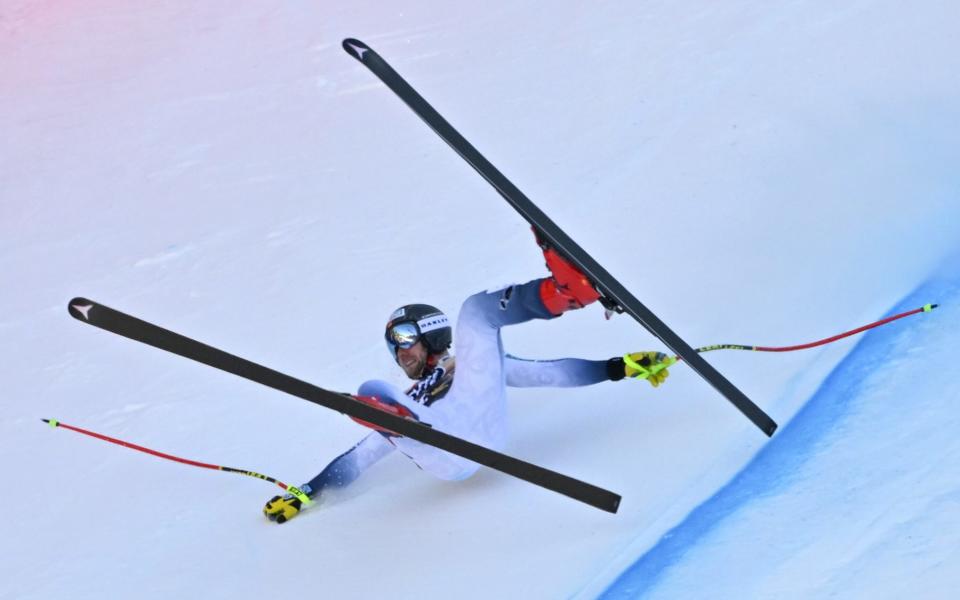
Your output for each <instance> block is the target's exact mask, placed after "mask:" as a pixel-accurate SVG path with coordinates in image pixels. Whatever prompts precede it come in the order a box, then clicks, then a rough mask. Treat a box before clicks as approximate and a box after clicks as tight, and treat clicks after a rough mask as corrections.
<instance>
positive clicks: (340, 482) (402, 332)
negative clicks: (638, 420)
mask: <svg viewBox="0 0 960 600" xmlns="http://www.w3.org/2000/svg"><path fill="white" fill-rule="evenodd" d="M537 242H538V244H540V246H541V249H542V250H543V254H544V257H545V258H546V262H547V268H548V269H549V270H550V272H551V274H552V276H551V277H547V278H543V279H535V280H533V281H529V282H527V283H525V284H522V285H511V286H508V287H506V288H504V289H502V290H498V291H495V292H480V293H478V294H474V295H472V296H470V297H469V298H467V299H466V301H465V302H464V303H463V306H462V307H461V309H460V316H459V320H458V321H457V328H456V329H457V356H456V359H455V358H454V357H453V356H452V355H451V354H450V353H449V348H450V345H451V343H452V342H453V330H452V328H451V326H450V322H449V320H448V319H447V317H446V315H444V314H443V313H442V312H441V311H440V310H438V309H436V308H434V307H433V306H430V305H427V304H410V305H406V306H403V307H401V308H399V309H397V310H396V311H395V312H394V313H393V314H392V315H390V319H389V321H388V322H387V325H386V332H385V337H386V342H387V348H388V349H389V350H390V352H391V354H392V355H393V357H394V360H396V362H397V364H398V365H399V366H400V368H401V369H403V371H404V373H405V374H406V375H407V376H408V377H409V378H410V379H412V380H414V381H415V383H414V384H413V385H412V386H411V387H410V388H409V389H408V390H407V391H406V392H403V391H401V390H400V389H399V388H396V387H395V386H393V385H391V384H389V383H387V382H385V381H379V380H373V381H367V382H365V383H364V384H363V385H361V386H360V388H359V390H358V391H357V395H355V396H354V398H356V399H357V400H360V401H361V402H364V403H366V404H370V405H372V406H375V407H377V408H379V409H381V410H385V411H387V412H390V413H392V414H395V415H398V416H402V417H405V418H409V419H415V420H418V421H422V422H424V423H427V424H429V425H430V426H431V427H433V428H435V429H438V430H440V431H443V432H445V433H449V434H451V435H455V436H457V437H460V438H463V439H465V440H468V441H471V442H474V443H476V444H480V445H483V446H486V447H488V448H492V449H494V450H501V449H502V448H503V447H504V446H505V444H506V441H507V423H506V387H507V386H510V387H574V386H585V385H592V384H594V383H599V382H601V381H619V380H621V379H623V378H625V377H630V378H645V379H647V381H649V382H650V383H651V385H653V386H654V387H657V386H659V385H660V384H661V383H663V381H664V380H665V379H666V378H667V376H668V375H669V373H668V371H667V369H666V365H667V363H664V360H665V359H666V358H667V357H666V355H664V354H662V353H659V352H637V353H633V354H629V355H627V356H624V357H615V358H611V359H609V360H600V361H590V360H582V359H572V358H566V359H560V360H547V361H540V360H525V359H520V358H517V357H514V356H511V355H509V354H505V353H504V351H503V343H502V341H501V338H500V328H501V327H504V326H507V325H515V324H518V323H523V322H525V321H530V320H532V319H553V318H555V317H558V316H560V315H561V314H563V313H564V312H566V311H568V310H573V309H577V308H583V307H584V306H586V305H588V304H591V303H592V302H594V301H596V300H597V299H598V298H599V297H600V296H599V294H598V293H597V291H596V290H595V289H594V287H593V286H592V285H591V284H590V282H589V281H588V280H587V278H586V277H584V275H583V274H582V273H580V272H579V271H578V270H577V269H576V268H575V267H574V266H573V265H571V264H570V263H569V262H567V261H566V260H565V259H564V258H563V257H561V256H560V255H559V254H558V253H557V252H556V251H555V250H553V249H552V248H550V247H549V246H548V245H547V244H545V243H543V242H542V240H541V239H540V238H539V236H538V237H537ZM455 374H456V377H454V375H455ZM354 420H355V421H357V422H358V423H360V424H362V425H365V426H367V427H370V428H372V429H374V430H375V431H374V432H373V433H371V434H369V435H367V436H366V437H365V438H363V439H362V440H361V441H360V442H359V443H358V444H357V445H355V446H354V447H353V448H351V449H350V450H348V451H347V452H345V453H344V454H342V455H340V456H339V457H337V458H336V459H334V460H333V461H332V462H331V463H330V464H329V465H328V466H327V467H326V468H325V469H323V471H321V472H320V473H319V474H318V475H317V476H316V477H314V478H313V479H311V480H310V481H309V482H308V483H305V484H303V485H302V486H300V489H301V491H303V492H304V493H306V494H307V495H308V496H309V497H310V498H318V497H321V496H322V494H323V493H324V492H325V491H326V490H328V489H331V488H342V487H345V486H347V485H349V484H350V483H352V482H353V481H354V480H355V479H356V478H357V477H358V476H359V475H360V474H361V473H362V472H363V471H364V470H366V469H367V468H369V467H370V466H371V465H373V464H374V463H376V462H377V461H379V460H380V459H382V458H383V457H384V456H386V455H388V454H389V453H390V452H393V451H394V450H399V451H400V452H402V453H403V454H404V455H406V456H407V457H408V458H410V459H411V460H413V461H414V463H416V464H417V465H418V466H419V467H420V468H421V469H423V470H425V471H427V472H429V473H431V474H433V475H435V476H436V477H439V478H440V479H445V480H451V481H457V480H461V479H466V478H467V477H470V476H471V475H472V474H473V473H474V472H476V470H477V469H478V468H479V465H477V464H476V463H474V462H472V461H470V460H467V459H465V458H462V457H459V456H456V455H454V454H450V453H448V452H444V451H443V450H439V449H437V448H435V447H433V446H430V445H427V444H423V443H421V442H418V441H416V440H413V439H410V438H407V437H403V436H400V435H397V434H396V433H393V432H391V431H388V430H384V429H382V428H380V427H378V426H376V425H373V424H371V423H367V422H365V421H361V420H359V419H354ZM301 505H302V503H301V501H300V500H299V499H298V498H296V497H295V496H293V495H291V494H287V495H285V496H283V497H281V496H274V497H273V498H271V499H270V500H269V501H268V502H267V504H266V506H265V507H264V509H263V512H264V514H265V515H266V516H267V517H268V518H269V519H270V520H272V521H276V522H277V523H284V522H286V521H288V520H290V519H291V518H293V517H294V516H296V515H297V513H299V512H300V508H301Z"/></svg>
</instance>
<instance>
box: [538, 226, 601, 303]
mask: <svg viewBox="0 0 960 600" xmlns="http://www.w3.org/2000/svg"><path fill="white" fill-rule="evenodd" d="M533 235H534V237H536V239H537V244H538V245H539V246H540V248H541V249H542V250H543V257H544V258H545V259H547V268H548V269H550V272H551V273H552V274H553V277H550V278H548V279H544V280H543V282H542V283H541V284H540V300H542V301H543V305H544V306H545V307H546V308H547V310H548V311H550V314H553V315H560V314H563V313H565V312H567V311H568V310H574V309H576V308H583V307H584V306H586V305H588V304H590V303H592V302H596V301H597V299H598V298H600V293H599V292H597V290H596V289H594V287H593V284H591V283H590V280H589V279H587V278H586V277H585V276H584V275H583V273H581V272H580V271H579V270H578V269H577V268H576V267H574V266H573V265H571V264H570V263H569V262H567V260H566V259H565V258H563V257H562V256H560V254H558V253H557V251H556V250H554V249H553V248H552V247H550V244H548V243H547V242H546V240H544V239H543V238H541V237H540V234H539V233H538V232H537V230H536V229H534V230H533Z"/></svg>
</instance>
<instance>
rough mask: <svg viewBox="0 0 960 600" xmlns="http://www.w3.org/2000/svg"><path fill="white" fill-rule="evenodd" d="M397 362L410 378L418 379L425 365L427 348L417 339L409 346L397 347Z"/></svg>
mask: <svg viewBox="0 0 960 600" xmlns="http://www.w3.org/2000/svg"><path fill="white" fill-rule="evenodd" d="M397 364H399V365H400V368H401V369H403V372H404V373H406V374H407V377H409V378H410V379H419V378H420V375H422V374H423V368H424V367H426V366H427V348H426V347H425V346H424V345H423V342H422V341H418V342H417V343H416V344H414V345H413V346H410V347H409V348H397Z"/></svg>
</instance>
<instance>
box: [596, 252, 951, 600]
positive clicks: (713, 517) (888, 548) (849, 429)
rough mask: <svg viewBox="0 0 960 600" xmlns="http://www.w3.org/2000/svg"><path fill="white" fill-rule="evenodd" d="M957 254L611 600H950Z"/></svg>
mask: <svg viewBox="0 0 960 600" xmlns="http://www.w3.org/2000/svg"><path fill="white" fill-rule="evenodd" d="M957 258H960V257H954V258H953V259H952V260H950V261H949V262H948V263H946V264H945V265H944V266H943V268H942V269H941V270H938V272H937V273H936V274H935V275H934V276H933V277H932V278H931V279H930V280H928V281H926V282H924V283H923V284H922V285H921V286H920V287H918V288H917V290H916V291H914V292H913V293H911V294H910V295H909V296H907V298H905V299H904V300H903V301H902V302H900V303H899V305H898V306H897V307H896V309H895V311H896V312H902V311H904V310H909V309H910V308H915V307H916V306H922V305H923V304H924V303H925V299H926V300H929V299H939V300H941V301H942V302H944V303H945V306H944V308H943V312H942V313H941V314H937V315H936V318H927V319H924V320H923V322H914V323H906V322H900V323H897V324H895V325H891V326H889V327H887V328H884V329H880V330H875V331H873V332H871V333H869V334H867V335H866V337H865V338H864V339H863V340H862V341H861V342H860V343H859V344H858V345H857V346H856V348H854V350H853V351H852V352H851V353H850V355H849V356H848V357H847V358H845V359H844V360H843V362H841V363H840V365H838V367H837V368H836V369H835V370H834V371H833V372H832V373H831V374H830V376H829V377H827V379H826V380H825V381H824V382H823V385H822V386H821V387H820V389H819V390H818V391H817V393H816V394H815V395H814V396H813V397H812V398H811V399H810V401H809V402H807V403H806V404H805V405H804V407H803V409H802V410H801V411H800V412H799V413H798V414H797V415H796V416H795V417H794V418H793V420H792V421H791V422H790V423H789V425H788V426H787V427H785V428H784V429H783V431H781V432H780V433H779V434H778V435H777V436H776V438H775V439H774V440H773V441H772V442H771V443H770V444H768V445H767V446H765V447H764V449H763V450H761V451H760V452H759V453H758V454H757V457H756V458H755V459H754V460H753V461H751V463H750V464H749V465H748V466H747V467H746V468H745V469H744V470H743V471H742V472H741V473H739V474H738V475H737V477H736V478H735V479H733V480H732V481H731V482H730V483H729V484H728V485H726V486H725V487H724V488H723V489H722V490H720V491H719V492H718V493H717V494H716V495H714V496H713V497H712V498H710V499H709V500H708V501H706V502H705V503H704V504H702V505H701V506H699V507H698V508H697V509H696V510H695V511H694V512H693V513H691V514H690V516H688V517H687V518H686V519H685V520H684V522H683V523H681V524H680V525H679V526H678V527H676V528H675V529H673V530H671V531H670V532H668V533H667V534H666V535H665V536H664V537H663V538H662V540H661V541H660V542H659V543H658V544H657V545H656V546H655V547H653V548H652V549H650V550H649V551H648V552H646V553H645V554H644V556H643V557H642V558H641V559H640V560H639V561H637V562H636V563H635V564H634V565H632V566H631V567H630V568H629V569H628V570H627V571H626V572H624V573H623V574H622V575H621V576H620V577H619V578H618V579H617V580H616V581H615V582H614V583H613V585H611V586H610V588H609V589H608V590H607V591H606V593H604V594H603V596H602V597H603V598H639V597H645V598H681V597H685V598H686V597H688V598H696V597H701V596H702V595H703V591H702V582H704V581H709V582H710V591H711V595H716V596H718V597H724V598H734V597H738V596H739V597H752V598H772V597H776V598H819V597H828V596H832V597H842V598H904V597H920V598H950V597H952V596H953V595H955V594H956V591H957V590H958V589H960V571H958V569H957V561H958V559H960V555H958V550H957V549H958V548H960V538H958V532H957V530H956V527H954V526H953V525H954V524H955V523H956V522H957V520H958V518H960V471H958V470H957V468H956V465H957V464H958V457H960V442H958V440H957V438H956V435H955V431H956V429H957V427H958V425H960V423H958V421H960V409H958V407H957V401H958V400H960V386H958V383H957V381H956V374H955V369H953V362H954V359H953V354H952V353H951V352H950V347H951V346H952V344H953V342H954V341H955V340H956V339H957V335H958V333H960V329H958V326H957V324H958V323H960V319H958V317H957V303H958V300H960V272H958V270H957V266H958V264H960V262H958V261H957Z"/></svg>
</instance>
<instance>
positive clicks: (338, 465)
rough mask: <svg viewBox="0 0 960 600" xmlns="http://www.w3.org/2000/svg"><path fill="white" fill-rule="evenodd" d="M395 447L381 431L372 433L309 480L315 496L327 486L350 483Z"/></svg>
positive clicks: (343, 485)
mask: <svg viewBox="0 0 960 600" xmlns="http://www.w3.org/2000/svg"><path fill="white" fill-rule="evenodd" d="M393 449H394V447H393V444H391V443H390V442H388V441H387V439H386V438H385V437H384V436H382V435H380V434H379V433H376V432H375V433H371V434H369V435H367V437H365V438H363V439H362V440H360V443H358V444H357V445H356V446H354V447H353V448H350V449H349V450H347V451H346V452H344V453H343V454H341V455H340V456H338V457H337V458H335V459H333V461H332V462H331V463H330V464H329V465H327V467H326V468H325V469H324V470H323V471H321V472H320V474H319V475H317V476H316V477H314V478H313V479H311V480H310V481H309V482H307V483H308V484H309V485H310V487H311V488H313V492H312V493H313V496H314V497H317V496H320V495H321V494H322V493H323V491H324V490H325V489H326V488H342V487H346V486H348V485H350V484H351V483H353V482H354V480H356V479H357V477H359V476H360V474H361V473H363V472H364V471H366V470H367V469H368V468H370V467H371V466H372V465H373V464H374V463H376V462H377V461H379V460H380V459H381V458H383V457H384V456H386V455H388V454H390V452H392V451H393Z"/></svg>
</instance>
